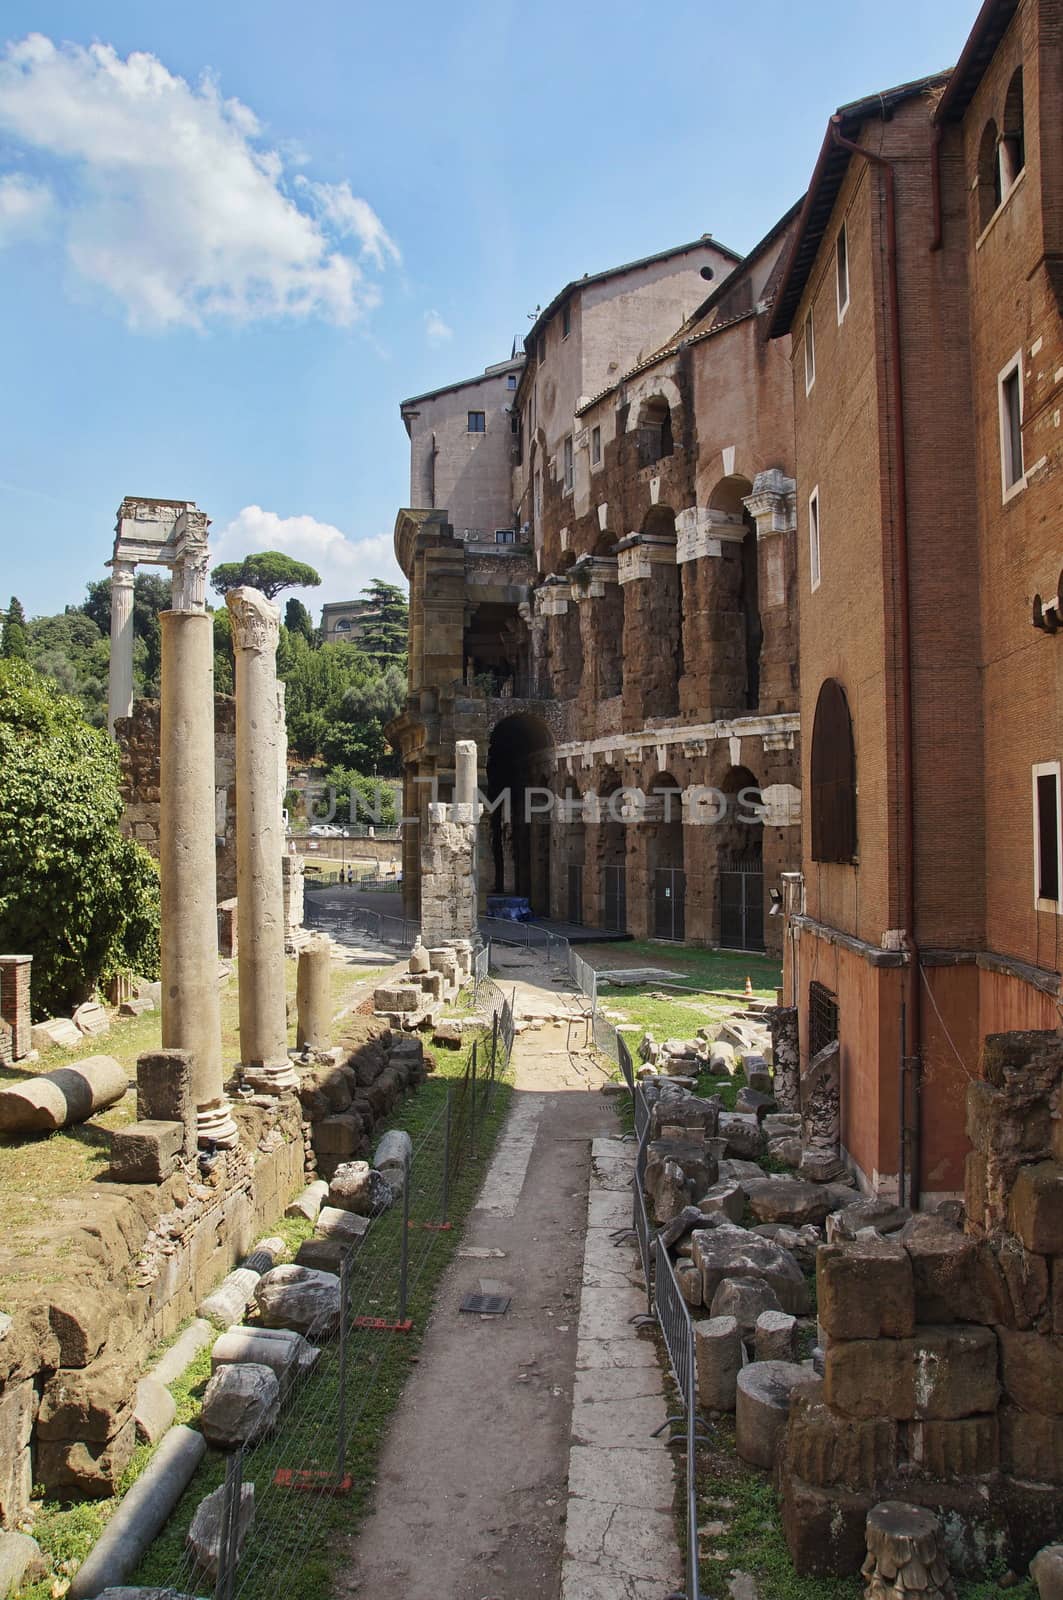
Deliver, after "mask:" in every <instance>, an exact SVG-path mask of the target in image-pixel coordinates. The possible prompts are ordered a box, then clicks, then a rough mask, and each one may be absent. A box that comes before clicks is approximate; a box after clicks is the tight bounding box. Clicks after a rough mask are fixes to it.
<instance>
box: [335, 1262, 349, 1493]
mask: <svg viewBox="0 0 1063 1600" xmlns="http://www.w3.org/2000/svg"><path fill="white" fill-rule="evenodd" d="M350 1298H351V1252H350V1251H349V1250H345V1251H344V1252H343V1255H342V1256H341V1257H340V1363H339V1365H340V1392H339V1396H338V1404H337V1411H338V1413H339V1427H338V1429H337V1432H336V1482H337V1483H340V1484H341V1483H342V1482H343V1478H344V1473H345V1470H346V1467H347V1321H348V1313H349V1310H350Z"/></svg>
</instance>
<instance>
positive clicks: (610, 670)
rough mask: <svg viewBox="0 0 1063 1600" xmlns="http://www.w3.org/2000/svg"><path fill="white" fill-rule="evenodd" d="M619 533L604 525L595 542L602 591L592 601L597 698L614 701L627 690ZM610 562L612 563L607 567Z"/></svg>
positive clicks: (597, 571) (595, 691)
mask: <svg viewBox="0 0 1063 1600" xmlns="http://www.w3.org/2000/svg"><path fill="white" fill-rule="evenodd" d="M617 543H618V539H617V535H616V534H615V533H614V532H613V530H612V529H611V528H603V530H602V532H601V533H600V534H599V535H598V538H597V540H596V541H595V545H594V556H595V558H596V561H597V562H598V563H599V565H598V566H597V567H596V569H595V571H596V575H597V576H598V579H599V582H600V583H601V586H602V590H603V592H602V593H601V594H599V595H596V596H595V597H594V598H593V599H592V601H591V605H592V606H593V608H594V609H593V612H592V616H593V619H594V686H593V687H594V697H595V700H596V701H601V700H612V699H614V698H615V697H616V696H617V695H618V694H622V693H623V689H624V591H623V590H622V589H621V587H620V584H619V582H618V581H617V567H616V561H617V554H616V546H617ZM606 562H608V563H610V565H609V566H608V567H606V566H605V563H606Z"/></svg>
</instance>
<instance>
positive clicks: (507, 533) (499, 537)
mask: <svg viewBox="0 0 1063 1600" xmlns="http://www.w3.org/2000/svg"><path fill="white" fill-rule="evenodd" d="M516 542H517V531H516V529H515V528H496V529H495V544H516Z"/></svg>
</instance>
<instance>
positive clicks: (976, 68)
mask: <svg viewBox="0 0 1063 1600" xmlns="http://www.w3.org/2000/svg"><path fill="white" fill-rule="evenodd" d="M1018 9H1019V0H985V4H984V5H983V7H982V9H981V11H979V13H978V16H977V17H976V19H975V24H974V27H973V28H972V29H971V32H970V35H969V37H968V40H967V43H966V44H965V45H964V47H963V52H962V54H961V56H960V59H959V60H958V61H957V63H956V66H955V68H954V69H953V73H952V77H951V78H950V79H949V85H948V88H947V89H946V90H945V93H944V94H943V95H942V96H941V99H940V100H939V101H938V104H937V108H936V110H935V112H934V121H935V122H958V121H959V119H960V117H962V116H963V114H964V112H965V111H966V110H967V107H968V106H969V105H970V103H971V98H972V96H973V95H974V92H975V90H976V89H977V88H978V85H979V84H980V83H981V81H982V77H983V74H984V73H985V70H986V68H987V67H988V65H989V63H990V62H991V61H992V59H993V56H994V55H995V54H996V50H997V46H998V45H999V44H1000V41H1001V39H1003V37H1004V35H1005V33H1007V31H1008V28H1009V27H1010V26H1011V19H1012V18H1013V17H1014V15H1015V13H1016V11H1017V10H1018Z"/></svg>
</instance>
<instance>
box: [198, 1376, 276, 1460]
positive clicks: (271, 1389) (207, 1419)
mask: <svg viewBox="0 0 1063 1600" xmlns="http://www.w3.org/2000/svg"><path fill="white" fill-rule="evenodd" d="M280 1392H281V1391H280V1382H279V1380H278V1378H277V1374H276V1372H274V1370H273V1368H272V1367H268V1366H264V1365H263V1364H261V1363H259V1362H253V1361H240V1362H234V1363H232V1364H228V1363H226V1364H223V1365H220V1366H218V1367H217V1368H216V1369H215V1371H214V1375H213V1377H212V1378H211V1380H210V1382H209V1383H208V1384H207V1387H206V1390H205V1392H204V1395H203V1409H202V1411H201V1413H200V1418H199V1425H200V1428H201V1430H202V1433H203V1437H204V1438H205V1439H206V1441H207V1443H208V1444H210V1445H213V1446H214V1448H215V1449H216V1450H235V1449H236V1447H237V1445H241V1444H254V1443H255V1442H256V1441H257V1440H259V1439H261V1438H263V1437H264V1436H265V1435H266V1434H267V1433H270V1432H271V1431H272V1430H273V1428H274V1427H276V1424H277V1418H278V1416H279V1415H280Z"/></svg>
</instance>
